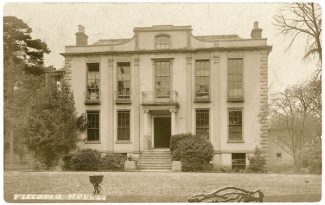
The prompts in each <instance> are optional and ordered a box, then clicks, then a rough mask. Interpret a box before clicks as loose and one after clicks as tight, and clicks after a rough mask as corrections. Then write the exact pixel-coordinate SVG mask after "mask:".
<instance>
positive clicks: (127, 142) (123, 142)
mask: <svg viewBox="0 0 325 205" xmlns="http://www.w3.org/2000/svg"><path fill="white" fill-rule="evenodd" d="M115 144H132V142H131V141H129V140H118V141H116V142H115Z"/></svg>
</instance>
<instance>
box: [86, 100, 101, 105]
mask: <svg viewBox="0 0 325 205" xmlns="http://www.w3.org/2000/svg"><path fill="white" fill-rule="evenodd" d="M85 105H100V100H85Z"/></svg>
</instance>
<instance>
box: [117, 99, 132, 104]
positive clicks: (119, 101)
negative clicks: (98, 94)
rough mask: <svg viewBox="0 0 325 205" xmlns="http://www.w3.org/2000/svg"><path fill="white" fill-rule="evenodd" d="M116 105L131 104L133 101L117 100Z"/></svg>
mask: <svg viewBox="0 0 325 205" xmlns="http://www.w3.org/2000/svg"><path fill="white" fill-rule="evenodd" d="M115 104H131V99H116V100H115Z"/></svg>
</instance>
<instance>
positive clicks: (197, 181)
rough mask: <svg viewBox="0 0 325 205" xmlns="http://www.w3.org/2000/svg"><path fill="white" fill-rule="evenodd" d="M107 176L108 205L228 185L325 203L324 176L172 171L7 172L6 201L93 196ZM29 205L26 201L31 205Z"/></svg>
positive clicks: (176, 198)
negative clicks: (96, 178)
mask: <svg viewBox="0 0 325 205" xmlns="http://www.w3.org/2000/svg"><path fill="white" fill-rule="evenodd" d="M96 174H101V175H104V180H103V183H102V187H103V190H102V194H103V195H107V200H108V202H186V201H187V198H189V197H190V196H192V195H193V194H196V193H201V192H211V191H212V190H216V189H219V188H221V187H224V186H237V187H241V188H244V189H248V190H255V189H260V190H261V191H262V192H263V193H264V194H265V201H305V202H309V201H319V200H320V197H321V175H300V174H299V175H298V174H235V173H184V172H183V173H171V172H19V171H7V172H4V185H5V189H4V196H5V199H6V201H13V194H15V193H16V194H73V193H80V194H91V193H92V191H93V187H92V185H91V184H90V183H89V177H88V176H90V175H96ZM25 202H26V201H25Z"/></svg>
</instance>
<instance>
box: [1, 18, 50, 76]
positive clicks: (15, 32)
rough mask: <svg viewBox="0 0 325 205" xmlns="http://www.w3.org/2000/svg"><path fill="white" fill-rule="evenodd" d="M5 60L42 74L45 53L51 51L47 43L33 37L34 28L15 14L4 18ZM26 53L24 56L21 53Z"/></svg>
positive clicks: (32, 72)
mask: <svg viewBox="0 0 325 205" xmlns="http://www.w3.org/2000/svg"><path fill="white" fill-rule="evenodd" d="M3 33H4V36H3V42H4V54H5V55H4V60H5V61H10V58H11V59H12V60H13V62H14V63H18V62H19V63H21V64H23V65H24V68H23V69H24V71H26V72H27V73H30V74H36V75H37V74H42V73H43V71H44V70H43V64H44V54H48V53H50V50H49V49H48V47H47V45H46V43H44V42H43V41H41V40H40V39H33V38H32V37H31V33H32V29H31V28H30V27H29V26H28V25H27V24H26V23H25V22H23V21H22V20H21V19H18V18H17V17H14V16H5V17H4V18H3ZM21 53H24V56H23V57H22V56H21V55H17V54H21Z"/></svg>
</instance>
